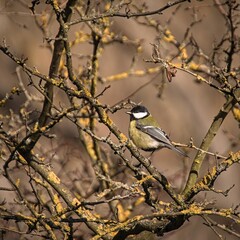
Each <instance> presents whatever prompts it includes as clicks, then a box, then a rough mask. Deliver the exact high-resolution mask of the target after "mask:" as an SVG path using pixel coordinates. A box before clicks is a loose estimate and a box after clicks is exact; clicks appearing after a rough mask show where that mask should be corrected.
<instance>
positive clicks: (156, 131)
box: [136, 123, 172, 147]
mask: <svg viewBox="0 0 240 240" xmlns="http://www.w3.org/2000/svg"><path fill="white" fill-rule="evenodd" d="M136 127H137V128H138V129H139V130H141V131H142V132H144V133H146V134H148V135H150V136H151V137H152V138H154V139H156V140H158V141H160V142H162V143H164V144H166V145H170V146H171V145H172V143H171V141H170V139H169V138H168V136H167V134H166V133H165V132H164V131H163V130H162V129H161V128H159V127H154V126H149V125H142V124H139V123H137V126H136ZM166 147H167V146H166Z"/></svg>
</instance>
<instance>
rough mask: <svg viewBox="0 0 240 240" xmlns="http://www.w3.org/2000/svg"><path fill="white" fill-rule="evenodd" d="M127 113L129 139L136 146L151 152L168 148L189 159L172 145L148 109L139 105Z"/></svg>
mask: <svg viewBox="0 0 240 240" xmlns="http://www.w3.org/2000/svg"><path fill="white" fill-rule="evenodd" d="M126 113H127V114H129V115H130V123H129V130H128V131H129V137H130V139H131V140H132V141H133V143H134V144H135V146H137V147H138V148H140V149H142V150H144V151H151V152H154V151H155V150H158V149H162V148H168V149H171V150H173V151H175V152H177V153H179V154H181V155H183V156H184V157H188V155H187V154H186V153H184V152H183V151H182V150H180V149H178V148H176V147H175V146H174V145H173V144H172V142H171V140H170V138H169V137H168V135H167V134H166V133H165V132H164V131H163V130H162V129H161V128H160V127H159V124H158V122H157V121H156V120H155V119H154V118H153V116H152V115H151V113H150V112H149V111H148V109H147V108H146V107H144V106H142V105H137V106H135V107H133V108H132V109H131V111H129V112H126Z"/></svg>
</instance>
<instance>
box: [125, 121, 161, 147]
mask: <svg viewBox="0 0 240 240" xmlns="http://www.w3.org/2000/svg"><path fill="white" fill-rule="evenodd" d="M136 124H137V122H136V121H130V126H129V137H130V139H131V140H132V141H133V143H134V144H135V145H136V146H137V147H138V148H141V149H143V150H145V151H153V150H155V149H157V148H159V147H160V145H161V144H160V143H159V142H158V141H157V140H155V139H154V138H152V137H151V136H149V135H148V134H146V133H144V132H142V131H140V130H138V129H137V128H136Z"/></svg>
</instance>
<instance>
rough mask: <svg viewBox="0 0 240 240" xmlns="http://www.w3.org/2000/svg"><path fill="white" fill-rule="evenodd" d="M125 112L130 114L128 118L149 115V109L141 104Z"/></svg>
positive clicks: (140, 117) (141, 117)
mask: <svg viewBox="0 0 240 240" xmlns="http://www.w3.org/2000/svg"><path fill="white" fill-rule="evenodd" d="M127 114H129V115H130V119H131V120H132V119H136V120H137V119H143V118H145V117H147V116H149V115H150V113H149V111H148V110H147V108H146V107H144V106H142V105H138V106H136V107H133V108H132V110H131V111H130V112H127Z"/></svg>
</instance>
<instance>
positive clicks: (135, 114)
mask: <svg viewBox="0 0 240 240" xmlns="http://www.w3.org/2000/svg"><path fill="white" fill-rule="evenodd" d="M147 115H148V113H147V112H139V113H133V116H134V117H135V118H136V119H141V118H144V117H146V116H147Z"/></svg>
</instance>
